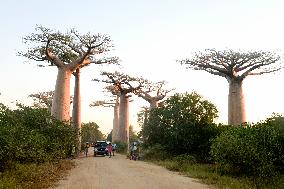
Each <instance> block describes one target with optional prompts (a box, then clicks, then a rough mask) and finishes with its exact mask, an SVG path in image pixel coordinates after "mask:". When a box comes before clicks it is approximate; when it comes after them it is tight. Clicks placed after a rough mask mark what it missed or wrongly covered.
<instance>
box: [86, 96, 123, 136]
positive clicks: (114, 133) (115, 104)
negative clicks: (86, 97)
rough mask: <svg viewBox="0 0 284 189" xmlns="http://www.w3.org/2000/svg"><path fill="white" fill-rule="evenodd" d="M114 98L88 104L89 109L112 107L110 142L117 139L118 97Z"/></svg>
mask: <svg viewBox="0 0 284 189" xmlns="http://www.w3.org/2000/svg"><path fill="white" fill-rule="evenodd" d="M113 97H114V98H113V99H111V100H109V101H106V100H98V101H94V102H92V103H91V104H90V107H94V106H103V107H113V129H112V133H111V141H112V142H114V141H117V140H118V139H119V137H118V125H119V96H118V95H115V96H113Z"/></svg>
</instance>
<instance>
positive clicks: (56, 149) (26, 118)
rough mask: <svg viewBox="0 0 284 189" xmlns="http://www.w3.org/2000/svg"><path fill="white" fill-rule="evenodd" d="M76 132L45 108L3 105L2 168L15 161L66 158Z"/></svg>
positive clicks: (0, 130)
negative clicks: (10, 107)
mask: <svg viewBox="0 0 284 189" xmlns="http://www.w3.org/2000/svg"><path fill="white" fill-rule="evenodd" d="M76 133H77V131H76V129H74V128H71V127H70V126H69V125H67V124H66V123H63V122H59V121H57V120H55V119H53V118H52V117H51V116H49V113H48V111H47V110H46V109H34V108H30V107H24V106H22V105H19V109H17V110H9V109H8V108H7V107H5V106H4V105H3V104H1V105H0V146H1V149H0V171H3V170H5V169H7V168H11V167H12V166H13V164H14V162H20V163H42V162H46V161H54V160H58V159H63V158H66V157H68V156H69V155H70V149H71V145H72V144H77V134H76Z"/></svg>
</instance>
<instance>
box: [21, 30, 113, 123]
mask: <svg viewBox="0 0 284 189" xmlns="http://www.w3.org/2000/svg"><path fill="white" fill-rule="evenodd" d="M35 30H36V32H35V33H32V34H30V35H28V36H26V37H24V43H26V44H27V45H28V50H27V51H25V52H20V53H19V55H21V56H24V57H26V58H28V59H31V60H33V61H38V62H45V63H46V62H48V63H50V64H49V65H50V66H56V67H57V68H58V74H57V80H56V85H55V91H54V96H53V100H52V108H51V115H53V116H54V117H55V118H57V119H59V120H61V121H69V119H70V78H71V75H72V73H74V71H75V70H76V69H79V68H81V67H83V66H86V65H88V64H91V63H94V64H114V63H117V62H118V58H117V57H105V53H106V52H108V51H110V50H111V49H112V47H113V44H112V41H111V40H110V37H109V36H107V35H102V34H90V33H87V34H79V33H78V32H77V31H76V30H74V29H71V30H69V31H67V32H66V33H62V32H59V31H53V30H51V29H49V28H45V27H43V26H38V27H36V28H35ZM45 65H47V64H43V63H40V64H39V66H45Z"/></svg>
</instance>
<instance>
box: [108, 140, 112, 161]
mask: <svg viewBox="0 0 284 189" xmlns="http://www.w3.org/2000/svg"><path fill="white" fill-rule="evenodd" d="M107 150H108V154H109V158H111V153H112V145H111V143H108V145H107Z"/></svg>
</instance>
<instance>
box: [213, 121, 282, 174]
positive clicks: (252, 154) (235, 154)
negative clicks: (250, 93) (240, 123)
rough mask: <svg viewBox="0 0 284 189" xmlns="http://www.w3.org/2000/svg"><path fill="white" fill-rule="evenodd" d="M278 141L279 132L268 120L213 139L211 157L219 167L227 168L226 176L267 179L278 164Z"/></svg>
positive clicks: (279, 142)
mask: <svg viewBox="0 0 284 189" xmlns="http://www.w3.org/2000/svg"><path fill="white" fill-rule="evenodd" d="M281 140H283V137H281V136H280V133H279V130H277V128H276V127H275V126H273V124H271V122H270V121H266V122H263V123H257V124H256V125H252V126H250V125H247V126H246V127H245V128H244V127H233V128H230V129H228V130H227V131H224V132H223V133H222V134H221V135H220V136H219V137H217V138H216V139H214V141H213V144H212V147H211V155H212V157H213V159H214V160H215V161H216V162H217V163H218V164H220V166H221V167H222V168H224V167H229V170H227V171H229V172H230V173H234V174H246V175H248V176H254V177H263V178H268V177H270V176H273V175H274V174H275V173H276V171H277V166H276V164H277V162H278V163H279V162H281V156H279V154H281V153H282V154H283V150H282V147H281V146H282V145H281ZM281 151H282V152H281ZM279 158H280V159H279ZM282 158H283V157H282ZM282 161H283V159H282ZM282 166H283V163H282Z"/></svg>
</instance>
